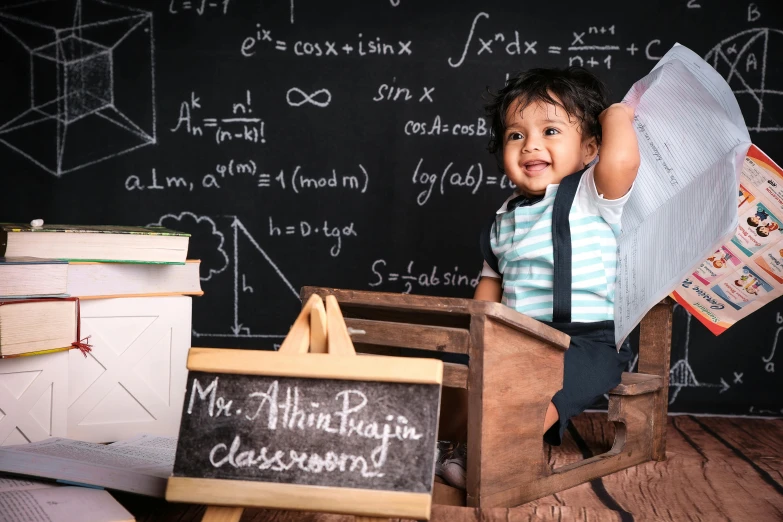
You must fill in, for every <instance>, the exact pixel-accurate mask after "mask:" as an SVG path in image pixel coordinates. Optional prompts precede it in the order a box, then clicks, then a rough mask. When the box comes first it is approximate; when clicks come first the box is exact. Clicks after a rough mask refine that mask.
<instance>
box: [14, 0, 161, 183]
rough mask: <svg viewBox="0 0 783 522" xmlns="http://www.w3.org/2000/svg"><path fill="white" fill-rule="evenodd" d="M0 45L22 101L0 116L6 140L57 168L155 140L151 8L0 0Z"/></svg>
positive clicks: (97, 0) (78, 0)
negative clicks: (3, 2) (25, 91)
mask: <svg viewBox="0 0 783 522" xmlns="http://www.w3.org/2000/svg"><path fill="white" fill-rule="evenodd" d="M0 45H2V46H3V48H4V55H3V59H4V61H3V62H4V65H3V68H5V67H6V66H7V67H9V68H10V74H12V75H14V76H16V77H19V76H20V75H21V76H22V78H23V81H22V82H19V84H20V85H24V86H25V87H23V88H29V98H28V99H27V100H26V102H25V109H24V111H23V112H22V113H21V114H18V115H15V116H14V117H12V118H11V119H10V120H8V121H5V122H4V123H0V142H2V143H3V144H4V145H6V146H7V147H9V148H10V149H12V150H14V151H15V152H17V153H19V154H21V155H22V156H24V157H25V158H27V159H28V160H30V161H32V162H33V163H35V164H36V165H38V166H39V167H41V168H43V169H44V170H46V171H47V172H49V173H51V174H54V175H55V176H61V175H63V174H65V173H68V172H72V171H75V170H78V169H81V168H84V167H86V166H88V165H92V164H95V163H98V162H100V161H104V160H107V159H109V158H112V157H115V156H119V155H121V154H125V153H128V152H130V151H132V150H135V149H138V148H140V147H144V146H146V145H150V144H154V143H156V135H155V81H154V75H155V59H154V53H155V49H154V37H153V33H152V13H150V12H148V11H143V10H140V9H135V8H130V7H125V6H121V5H118V4H114V3H110V2H106V1H104V0H34V1H31V2H27V3H23V4H17V5H14V6H11V7H7V8H4V9H2V10H0ZM6 74H9V72H6Z"/></svg>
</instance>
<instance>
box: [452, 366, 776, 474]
mask: <svg viewBox="0 0 783 522" xmlns="http://www.w3.org/2000/svg"><path fill="white" fill-rule="evenodd" d="M444 378H445V377H444ZM698 420H699V422H701V423H702V424H703V425H704V426H705V427H707V428H708V429H711V430H712V431H713V432H715V433H716V434H717V435H718V436H719V437H721V438H722V439H723V440H724V441H726V443H728V444H730V445H731V446H733V447H734V448H737V450H738V451H739V452H740V453H742V455H743V456H744V457H746V458H748V459H750V460H751V461H752V462H753V463H754V464H755V465H756V466H758V467H759V468H760V469H761V470H763V471H764V472H765V473H766V474H767V476H768V477H769V479H770V480H773V481H775V482H776V483H777V484H779V485H780V486H783V444H782V443H783V419H753V422H752V423H749V422H748V420H747V419H742V418H741V417H732V418H721V417H698Z"/></svg>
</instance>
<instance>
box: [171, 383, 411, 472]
mask: <svg viewBox="0 0 783 522" xmlns="http://www.w3.org/2000/svg"><path fill="white" fill-rule="evenodd" d="M219 382H220V377H214V378H213V379H212V380H211V382H209V383H208V384H206V383H205V384H202V383H201V382H200V381H199V379H198V378H194V379H193V384H192V387H191V393H190V396H189V398H188V403H187V408H186V410H185V412H186V414H187V415H192V414H193V412H194V410H195V411H196V415H199V413H200V411H199V410H201V409H202V408H205V412H206V413H207V415H208V416H209V417H210V418H218V417H221V416H223V417H231V416H232V415H233V416H235V418H236V419H237V420H236V421H235V422H242V421H250V422H252V423H254V425H255V426H254V429H256V430H269V431H293V432H325V433H328V434H331V435H335V437H334V438H333V439H332V440H333V441H334V442H333V443H334V444H335V445H340V444H341V443H340V441H341V440H342V439H348V438H351V437H355V438H364V439H370V440H371V441H374V442H373V443H376V442H375V441H377V445H376V446H375V447H373V448H372V449H371V450H370V453H369V455H367V456H361V455H352V454H346V453H343V452H341V451H340V449H339V448H338V447H335V448H334V450H333V451H329V450H325V451H322V453H323V455H321V454H318V453H315V452H310V453H309V454H308V453H307V452H305V451H300V450H296V449H293V448H285V447H282V448H280V449H271V448H270V447H269V446H263V447H260V448H243V446H242V440H241V437H240V436H239V435H235V436H234V437H233V438H232V440H231V442H229V443H227V442H219V443H217V444H215V445H213V446H212V448H211V449H210V451H209V462H210V464H211V465H212V466H213V467H214V468H221V467H223V466H231V467H234V468H243V467H257V468H258V469H261V470H271V471H278V472H282V471H287V470H289V469H291V468H293V467H296V468H297V469H299V470H301V471H305V472H308V473H332V472H340V473H346V472H349V473H350V472H358V473H359V474H360V475H361V476H362V477H365V478H369V477H382V476H383V467H384V465H385V464H386V462H387V459H388V457H389V455H390V451H391V450H392V444H395V445H396V444H398V443H401V444H405V443H406V442H407V441H411V442H415V441H418V440H420V439H421V438H422V437H423V434H422V432H421V430H420V429H419V428H417V427H416V426H414V425H412V424H410V423H409V420H408V419H407V418H406V417H404V416H403V415H396V414H393V413H389V412H388V408H384V409H386V410H387V411H382V412H378V413H375V414H374V415H373V414H371V413H370V411H371V407H372V406H374V405H371V404H370V403H369V401H368V397H367V395H365V394H364V393H363V392H362V391H360V390H358V389H355V388H354V387H351V385H350V384H346V385H345V387H343V388H342V389H340V390H339V391H337V392H336V393H333V395H332V397H318V398H317V401H316V400H313V399H312V398H309V397H308V396H307V390H303V389H301V388H300V387H299V386H296V385H291V384H281V381H280V380H278V379H275V380H272V382H271V383H270V384H269V385H259V386H258V388H257V389H254V390H252V391H250V392H249V393H247V395H246V397H245V398H244V400H243V401H242V402H238V401H239V398H233V399H232V400H227V399H225V398H224V397H223V396H221V395H220V391H219ZM235 402H237V404H236V405H234V403H235ZM232 408H234V409H233V411H232ZM376 411H377V409H376ZM368 416H369V418H368ZM202 418H203V415H202ZM310 436H312V435H310ZM240 450H241V451H240Z"/></svg>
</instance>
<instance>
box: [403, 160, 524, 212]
mask: <svg viewBox="0 0 783 522" xmlns="http://www.w3.org/2000/svg"><path fill="white" fill-rule="evenodd" d="M423 164H424V158H420V159H419V162H418V163H417V164H416V168H415V169H414V171H413V176H412V178H411V183H412V184H413V185H414V186H422V185H423V186H424V187H425V188H424V190H422V191H421V192H419V193H418V194H417V195H416V203H418V205H419V206H423V205H424V204H426V203H427V201H429V200H430V197H431V196H432V194H433V192H436V193H439V194H440V195H441V196H443V195H445V194H446V188H447V187H449V188H452V187H453V188H461V189H464V190H468V191H469V192H470V193H471V194H476V193H477V192H478V190H479V189H480V188H481V187H482V186H493V185H494V186H497V187H499V188H501V189H505V190H509V189H515V188H516V185H514V184H513V183H512V182H511V181H510V180H509V179H508V177H506V176H505V175H503V176H499V175H492V176H489V175H485V174H484V167H482V165H481V163H474V164H471V165H468V167H467V170H464V171H462V172H459V171H457V170H456V169H453V167H454V162H453V161H452V162H449V163H448V164H447V165H446V166H445V167H444V168H443V170H441V171H440V172H427V171H426V170H425V169H424V168H423V167H422V165H423Z"/></svg>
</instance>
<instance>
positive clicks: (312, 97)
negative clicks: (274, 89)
mask: <svg viewBox="0 0 783 522" xmlns="http://www.w3.org/2000/svg"><path fill="white" fill-rule="evenodd" d="M285 101H286V102H288V105H290V106H291V107H301V106H302V105H304V104H306V103H308V104H311V105H315V106H316V107H327V106H328V105H329V104H330V103H331V102H332V93H330V92H329V89H318V90H317V91H314V92H313V93H312V94H307V93H306V92H304V91H303V90H302V89H299V88H298V87H291V88H290V89H288V92H286V93H285Z"/></svg>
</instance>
